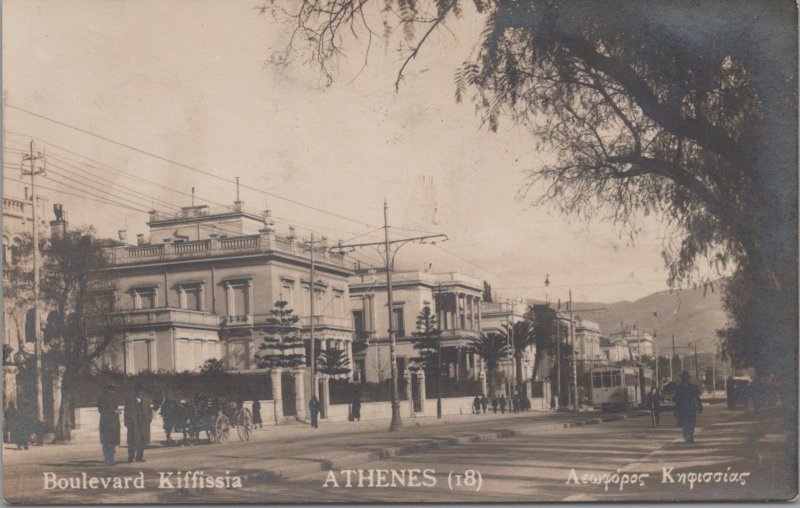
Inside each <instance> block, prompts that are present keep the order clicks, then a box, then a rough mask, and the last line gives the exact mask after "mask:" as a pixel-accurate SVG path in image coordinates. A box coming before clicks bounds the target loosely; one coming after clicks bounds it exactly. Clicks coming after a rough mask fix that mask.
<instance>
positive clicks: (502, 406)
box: [500, 395, 506, 414]
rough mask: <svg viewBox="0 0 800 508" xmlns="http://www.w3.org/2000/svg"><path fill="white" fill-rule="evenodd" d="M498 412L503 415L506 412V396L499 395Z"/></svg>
mask: <svg viewBox="0 0 800 508" xmlns="http://www.w3.org/2000/svg"><path fill="white" fill-rule="evenodd" d="M500 412H501V413H503V414H505V412H506V396H505V395H501V396H500Z"/></svg>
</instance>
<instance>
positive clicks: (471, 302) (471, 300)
mask: <svg viewBox="0 0 800 508" xmlns="http://www.w3.org/2000/svg"><path fill="white" fill-rule="evenodd" d="M467 301H468V302H469V329H470V330H474V329H475V297H474V296H470V297H469V298H468V299H467Z"/></svg>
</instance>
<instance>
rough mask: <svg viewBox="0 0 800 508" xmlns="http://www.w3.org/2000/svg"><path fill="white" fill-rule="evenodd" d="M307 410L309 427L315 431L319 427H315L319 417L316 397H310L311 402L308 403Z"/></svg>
mask: <svg viewBox="0 0 800 508" xmlns="http://www.w3.org/2000/svg"><path fill="white" fill-rule="evenodd" d="M308 409H309V411H311V426H312V427H314V428H315V429H316V428H318V427H319V426H318V425H317V416H319V399H317V396H316V395H312V396H311V400H309V401H308Z"/></svg>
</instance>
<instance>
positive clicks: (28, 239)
mask: <svg viewBox="0 0 800 508" xmlns="http://www.w3.org/2000/svg"><path fill="white" fill-rule="evenodd" d="M44 245H45V242H41V246H40V249H43V248H44ZM10 249H11V250H12V253H11V256H10V259H5V260H4V261H5V263H6V264H5V265H4V266H3V279H4V280H3V322H4V323H5V328H6V329H7V330H10V331H11V333H13V334H14V335H15V336H16V344H9V346H10V347H12V348H13V354H12V356H11V357H10V358H9V360H10V361H13V362H15V363H24V358H23V357H22V351H23V348H24V346H25V342H26V339H28V338H31V339H32V337H29V336H28V333H27V332H28V326H27V324H28V323H27V320H28V315H29V311H30V310H31V309H32V307H33V268H32V262H31V259H32V257H33V239H32V236H31V235H30V234H28V233H25V234H23V235H22V236H21V239H20V241H19V243H17V244H15V245H12V246H11V247H10ZM40 252H41V250H40Z"/></svg>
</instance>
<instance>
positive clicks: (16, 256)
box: [11, 238, 22, 265]
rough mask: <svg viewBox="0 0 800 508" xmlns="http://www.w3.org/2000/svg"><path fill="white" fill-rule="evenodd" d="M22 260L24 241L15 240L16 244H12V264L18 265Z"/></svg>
mask: <svg viewBox="0 0 800 508" xmlns="http://www.w3.org/2000/svg"><path fill="white" fill-rule="evenodd" d="M21 260H22V241H21V240H20V239H19V238H14V243H13V244H11V264H12V265H18V264H19V262H20V261H21Z"/></svg>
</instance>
